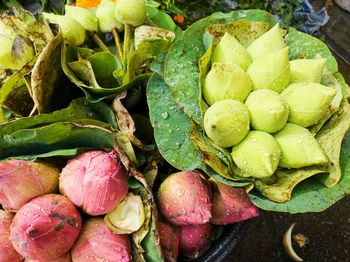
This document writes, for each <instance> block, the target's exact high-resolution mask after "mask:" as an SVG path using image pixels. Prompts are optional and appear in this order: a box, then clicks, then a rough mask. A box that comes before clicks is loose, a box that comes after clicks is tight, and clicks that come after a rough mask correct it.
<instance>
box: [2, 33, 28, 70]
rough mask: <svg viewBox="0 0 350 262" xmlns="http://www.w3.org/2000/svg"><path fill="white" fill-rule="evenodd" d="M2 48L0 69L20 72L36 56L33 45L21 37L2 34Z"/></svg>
mask: <svg viewBox="0 0 350 262" xmlns="http://www.w3.org/2000/svg"><path fill="white" fill-rule="evenodd" d="M0 46H1V48H0V69H13V70H18V69H20V68H21V67H22V66H23V65H24V64H25V63H27V62H28V61H29V60H30V59H31V58H32V57H33V56H34V49H33V45H32V44H31V43H30V42H29V41H27V40H26V39H24V38H22V37H21V36H19V35H16V36H15V37H14V38H11V37H10V36H8V35H3V34H0Z"/></svg>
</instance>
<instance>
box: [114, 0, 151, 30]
mask: <svg viewBox="0 0 350 262" xmlns="http://www.w3.org/2000/svg"><path fill="white" fill-rule="evenodd" d="M114 11H115V12H114V14H115V16H116V18H117V19H118V21H119V22H120V23H122V24H129V25H132V26H139V25H142V24H143V23H144V22H145V20H146V17H147V11H146V5H145V1H144V0H118V1H117V3H116V5H115V8H114Z"/></svg>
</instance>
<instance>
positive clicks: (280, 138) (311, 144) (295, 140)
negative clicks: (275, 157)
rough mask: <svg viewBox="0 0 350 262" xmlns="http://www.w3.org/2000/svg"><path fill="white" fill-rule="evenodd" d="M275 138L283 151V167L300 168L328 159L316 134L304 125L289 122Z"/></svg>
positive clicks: (281, 162)
mask: <svg viewBox="0 0 350 262" xmlns="http://www.w3.org/2000/svg"><path fill="white" fill-rule="evenodd" d="M275 138H276V140H277V142H278V144H279V146H280V148H281V151H282V156H281V159H280V162H279V166H281V167H286V168H300V167H304V166H312V165H317V164H323V163H326V162H327V161H328V159H327V156H326V155H325V153H324V152H323V150H322V148H321V147H320V145H319V144H318V143H317V141H316V139H315V138H314V136H313V135H312V134H311V133H310V131H309V130H307V129H306V128H304V127H301V126H298V125H295V124H290V123H288V124H286V126H285V127H284V128H283V129H282V130H281V131H279V132H278V133H277V134H276V135H275Z"/></svg>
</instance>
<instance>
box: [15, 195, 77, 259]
mask: <svg viewBox="0 0 350 262" xmlns="http://www.w3.org/2000/svg"><path fill="white" fill-rule="evenodd" d="M80 229H81V217H80V214H79V212H78V210H77V209H76V208H75V206H74V205H73V204H72V202H70V201H69V199H67V198H66V197H64V196H62V195H54V194H51V195H44V196H40V197H37V198H35V199H33V200H32V201H30V202H29V203H27V204H25V205H24V206H23V207H22V208H21V209H20V210H19V211H18V212H17V214H16V215H15V218H14V219H13V221H12V225H11V232H10V239H11V241H12V244H13V246H14V248H15V249H16V250H17V252H18V253H20V254H21V255H22V256H24V257H26V258H30V259H37V260H44V261H51V260H52V259H55V258H58V257H60V256H62V255H63V254H65V253H67V252H68V251H69V249H70V248H71V247H72V246H73V243H74V241H75V240H76V238H77V237H78V235H79V232H80Z"/></svg>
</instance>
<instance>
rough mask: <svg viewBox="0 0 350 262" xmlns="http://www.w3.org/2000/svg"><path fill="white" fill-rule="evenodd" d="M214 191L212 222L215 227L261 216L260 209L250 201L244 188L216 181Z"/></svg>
mask: <svg viewBox="0 0 350 262" xmlns="http://www.w3.org/2000/svg"><path fill="white" fill-rule="evenodd" d="M210 181H211V182H213V184H215V186H214V190H213V195H214V197H213V203H212V204H213V208H212V215H213V216H212V218H211V220H210V222H211V223H212V224H214V225H226V224H231V223H236V222H240V221H243V220H247V219H249V218H252V217H256V216H258V215H259V211H258V208H257V207H256V206H254V205H253V203H252V202H251V201H250V199H249V197H248V195H247V192H246V191H245V190H244V189H243V188H234V187H231V186H228V185H225V184H222V183H220V182H217V181H215V180H210Z"/></svg>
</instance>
